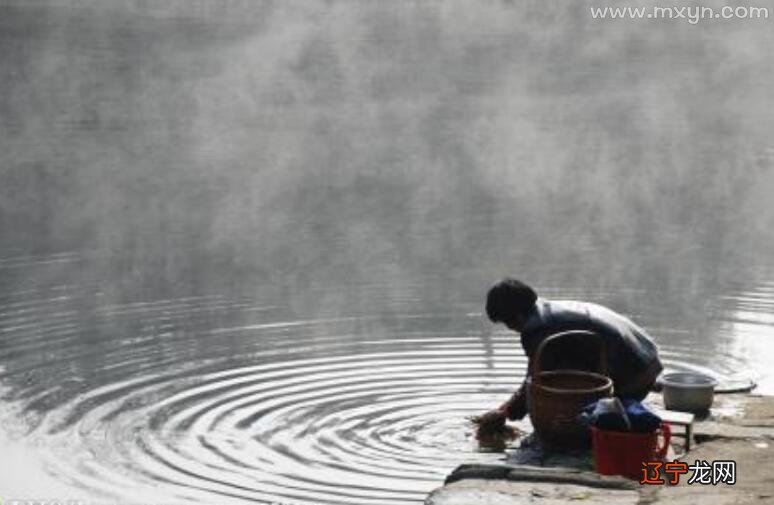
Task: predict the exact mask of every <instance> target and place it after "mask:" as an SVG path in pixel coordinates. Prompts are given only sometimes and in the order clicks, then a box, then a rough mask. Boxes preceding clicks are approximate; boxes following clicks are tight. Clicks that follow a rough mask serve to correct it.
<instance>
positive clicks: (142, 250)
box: [0, 0, 774, 504]
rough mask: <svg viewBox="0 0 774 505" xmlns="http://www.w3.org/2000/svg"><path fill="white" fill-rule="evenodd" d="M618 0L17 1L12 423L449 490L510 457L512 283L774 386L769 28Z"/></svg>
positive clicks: (79, 464) (2, 139) (106, 466)
mask: <svg viewBox="0 0 774 505" xmlns="http://www.w3.org/2000/svg"><path fill="white" fill-rule="evenodd" d="M710 4H712V2H710V3H708V4H707V5H710ZM589 5H592V4H591V3H589V2H573V3H572V5H566V2H546V1H541V2H537V1H534V2H533V1H528V2H495V1H491V2H461V1H457V2H408V1H400V2H377V1H375V0H374V1H361V2H357V3H352V2H345V1H330V2H300V1H298V2H296V1H282V2H279V1H275V2H237V1H219V2H209V1H207V2H205V1H177V0H175V1H166V2H143V1H135V2H110V1H107V2H106V1H102V2H97V1H75V0H72V1H54V0H51V1H25V2H21V1H3V2H0V90H1V91H2V92H1V93H0V422H2V426H3V429H0V432H2V433H4V434H3V437H0V438H2V439H5V438H8V439H9V440H11V442H8V444H11V443H12V444H14V446H15V447H16V446H17V445H21V447H23V449H18V448H17V453H18V454H24V456H25V457H29V458H30V462H29V463H25V473H29V474H30V475H39V476H40V479H43V478H44V476H45V479H47V480H46V482H47V483H48V484H46V486H47V488H48V489H50V490H51V491H50V493H51V494H55V493H60V491H54V489H59V488H58V487H57V486H59V485H62V486H65V487H66V489H69V490H71V492H72V493H74V495H75V496H79V497H81V496H83V497H86V498H88V499H97V498H102V497H113V498H116V497H118V498H126V497H127V496H129V493H130V492H131V493H137V494H139V495H141V496H144V497H147V498H152V499H153V500H155V501H159V500H161V499H162V498H163V499H164V500H166V501H164V502H165V503H211V502H212V500H214V499H217V500H218V501H219V502H222V503H231V502H234V503H243V502H245V501H247V500H254V501H258V502H271V501H278V500H280V501H285V502H288V503H355V504H363V503H374V504H384V503H419V502H421V500H422V497H423V496H424V494H425V493H426V492H427V491H429V490H430V489H432V488H433V487H435V486H437V485H438V484H439V483H440V482H441V481H442V480H443V477H444V475H445V473H446V472H448V470H449V469H451V468H453V467H454V466H456V465H457V464H458V463H460V462H464V461H471V460H483V461H487V460H492V459H495V460H496V459H498V458H501V457H502V455H501V454H481V453H478V452H477V451H476V445H475V442H474V441H473V440H472V439H471V437H470V432H469V431H470V430H469V427H468V426H467V425H466V422H465V416H467V415H471V414H475V413H478V412H479V411H481V410H484V409H486V408H488V407H491V406H493V405H496V404H498V403H499V402H500V401H502V400H503V399H504V398H505V397H507V395H508V394H509V392H510V390H511V389H512V388H513V387H514V386H515V385H516V384H517V383H518V382H519V380H520V378H521V376H522V375H523V373H524V367H525V365H526V362H525V359H524V357H523V355H522V354H521V350H520V347H519V345H518V339H517V337H516V336H514V335H512V334H509V333H507V332H505V331H503V330H502V329H501V328H493V327H491V326H490V325H488V324H487V323H485V322H484V321H483V318H482V317H481V315H480V312H481V305H482V302H483V297H484V294H485V292H486V289H487V288H488V286H489V284H490V283H491V282H493V281H494V280H496V279H497V278H499V277H501V276H503V275H515V276H518V277H521V278H523V279H524V280H526V281H528V282H532V283H534V284H535V286H536V287H537V288H538V291H539V292H540V293H541V294H544V295H545V296H549V297H556V298H576V299H587V300H591V301H596V302H600V303H604V304H606V305H608V306H610V307H612V308H614V309H616V310H619V311H621V312H623V313H625V314H628V315H630V316H631V317H632V318H634V319H635V320H636V321H638V322H640V323H642V324H643V325H644V326H645V327H646V328H647V329H648V330H649V331H650V332H651V333H652V334H653V335H654V337H655V338H656V340H657V341H658V343H659V344H660V346H661V348H662V354H663V355H664V358H665V361H666V362H667V364H668V366H669V367H670V368H671V369H695V370H702V371H705V372H707V373H711V374H714V375H717V376H718V377H719V378H720V379H721V381H731V380H732V378H734V377H736V376H738V375H739V374H742V375H744V376H752V377H753V378H755V379H756V380H757V381H759V383H760V384H761V390H762V391H764V392H771V391H774V380H772V377H771V375H770V372H769V371H768V368H769V363H770V359H771V358H772V357H774V350H772V347H773V346H772V344H771V342H772V338H774V335H772V333H773V332H774V315H772V314H773V313H774V311H772V308H774V261H773V260H772V251H773V250H774V239H773V238H772V234H771V230H772V229H774V204H772V203H771V199H770V196H769V195H770V193H771V192H772V190H774V166H773V165H774V143H772V140H771V135H770V132H771V131H773V127H774V116H773V115H772V113H771V111H772V110H774V108H773V106H774V96H772V94H771V92H770V83H771V82H772V80H774V79H773V78H774V61H772V59H774V56H772V55H771V51H770V50H769V48H770V47H771V44H772V42H774V40H773V39H774V35H772V31H771V29H770V28H771V26H770V23H771V22H772V21H771V20H733V21H730V20H729V21H723V22H720V21H717V22H715V21H712V22H706V23H700V24H698V25H691V24H688V23H682V22H679V21H677V20H673V21H667V20H660V21H650V22H648V21H612V20H607V21H604V20H592V19H591V18H590V15H589V13H588V7H589ZM594 5H596V4H594ZM718 5H720V4H718ZM0 445H2V444H0ZM5 475H10V474H9V473H7V472H6V473H5ZM13 482H15V484H13V486H12V483H11V481H10V480H9V479H7V478H6V479H5V481H4V480H3V477H2V476H0V491H4V490H7V491H5V492H6V493H11V492H13V493H16V495H15V496H14V497H16V498H29V496H27V495H28V494H29V493H32V492H33V491H35V493H33V494H35V497H37V496H38V493H37V491H38V490H35V489H33V487H30V486H31V485H28V484H19V482H21V481H19V480H14V481H13ZM39 482H42V480H40V481H39ZM342 482H346V483H348V484H351V485H350V486H348V487H347V488H344V487H342V486H341V485H340V483H342ZM46 486H44V487H46ZM25 493H26V494H25ZM131 496H133V497H134V496H135V495H134V494H132V495H131ZM10 497H11V496H5V495H2V494H0V498H10ZM59 498H65V497H63V496H59ZM135 499H138V498H135Z"/></svg>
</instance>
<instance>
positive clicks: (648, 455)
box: [591, 423, 672, 479]
mask: <svg viewBox="0 0 774 505" xmlns="http://www.w3.org/2000/svg"><path fill="white" fill-rule="evenodd" d="M659 435H661V436H662V438H663V441H662V444H661V445H660V446H659V445H658V438H659V437H658V436H659ZM671 438H672V432H671V430H670V429H669V425H668V424H667V423H661V428H659V429H658V430H656V431H654V432H652V433H631V432H627V431H608V430H600V429H599V428H596V427H594V426H592V427H591V447H592V450H593V452H594V468H595V469H596V471H597V473H600V474H602V475H623V476H625V477H629V478H630V479H640V478H641V477H642V462H643V461H664V457H665V456H666V452H667V449H668V448H669V440H670V439H671Z"/></svg>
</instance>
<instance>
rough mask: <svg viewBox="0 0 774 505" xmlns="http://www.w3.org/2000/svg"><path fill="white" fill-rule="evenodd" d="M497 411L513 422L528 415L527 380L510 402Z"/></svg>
mask: <svg viewBox="0 0 774 505" xmlns="http://www.w3.org/2000/svg"><path fill="white" fill-rule="evenodd" d="M527 377H529V376H527ZM497 411H498V412H500V413H501V414H503V415H504V416H505V417H506V418H507V419H510V420H512V421H513V420H516V419H522V418H523V417H524V416H526V415H527V378H525V379H524V382H522V384H521V386H520V387H519V389H517V390H516V392H515V393H513V395H511V397H510V398H509V399H508V401H506V402H505V403H503V404H502V405H500V407H498V409H497Z"/></svg>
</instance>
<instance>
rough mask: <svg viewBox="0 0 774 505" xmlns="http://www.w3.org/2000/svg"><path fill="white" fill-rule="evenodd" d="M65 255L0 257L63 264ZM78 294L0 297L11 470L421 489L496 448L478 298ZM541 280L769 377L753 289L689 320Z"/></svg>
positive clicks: (691, 351) (508, 365)
mask: <svg viewBox="0 0 774 505" xmlns="http://www.w3.org/2000/svg"><path fill="white" fill-rule="evenodd" d="M64 256H65V255H61V254H60V255H52V256H50V257H37V258H33V257H30V258H26V259H23V260H22V259H21V258H15V259H12V260H10V261H8V262H6V264H15V265H24V266H23V267H22V266H20V267H19V268H23V269H24V271H25V272H27V273H29V272H34V271H36V269H37V270H40V268H48V269H50V268H64V269H66V268H68V265H67V264H65V265H59V264H58V262H59V260H58V258H59V259H61V258H62V257H64ZM66 257H68V258H72V259H73V260H75V255H66ZM91 289H93V287H91V288H90V287H89V286H86V285H79V284H75V283H74V284H64V285H62V284H53V285H50V286H47V287H44V286H42V285H37V286H35V287H34V288H30V289H24V290H20V291H18V292H15V293H8V294H6V295H5V296H3V297H2V303H0V332H2V336H3V338H2V341H1V342H2V345H1V346H0V359H1V360H2V362H3V363H4V364H5V365H4V368H3V370H2V372H0V381H2V384H4V385H5V389H4V392H3V401H4V403H5V405H6V406H7V408H6V409H4V412H3V419H2V421H3V423H4V426H5V427H6V428H7V429H8V430H9V431H11V432H12V433H14V436H15V438H16V442H15V443H16V444H19V443H23V444H25V446H26V447H27V448H28V449H27V452H28V458H27V460H28V464H32V465H35V467H34V468H29V469H28V470H27V471H29V472H31V473H32V474H35V472H44V474H43V475H44V476H45V477H46V478H48V479H53V480H54V481H55V482H58V483H64V484H67V486H69V488H67V489H70V491H69V493H70V495H72V496H78V497H82V496H85V497H87V498H96V497H113V498H121V497H127V496H132V497H137V496H145V497H148V498H149V499H153V500H161V501H165V502H166V501H169V502H170V503H177V502H180V503H212V502H213V501H217V502H219V503H247V502H249V501H258V502H277V501H279V502H282V503H310V504H311V503H314V504H319V503H331V504H334V503H353V504H361V503H373V504H386V503H396V504H397V503H420V502H421V501H422V499H423V497H424V496H425V494H426V493H427V492H428V491H429V490H431V489H432V488H434V487H436V486H437V485H439V483H440V482H442V480H443V478H444V476H445V475H446V474H447V473H448V472H449V471H450V470H451V469H452V468H453V467H455V466H456V465H458V464H459V463H460V462H463V461H465V462H470V461H476V460H478V461H496V460H499V459H501V458H502V457H503V456H502V455H501V454H497V453H494V454H492V453H484V452H479V451H478V450H477V444H476V441H475V440H474V438H473V433H472V428H471V426H470V424H469V423H468V422H467V418H468V417H469V416H471V415H474V414H477V413H481V412H482V411H484V410H485V409H488V408H490V407H492V406H494V405H496V404H498V403H499V402H500V401H502V400H503V399H504V398H506V397H507V396H508V394H509V393H510V392H511V390H512V389H513V388H514V387H515V386H516V385H517V384H518V382H519V381H520V379H521V377H523V374H524V372H525V366H526V362H525V358H524V356H523V355H522V353H521V350H520V347H519V345H518V341H517V338H516V337H515V336H514V335H513V334H510V333H507V332H506V331H504V330H503V329H501V328H493V327H491V326H490V325H488V324H486V323H485V322H484V321H483V319H482V315H481V314H480V306H479V305H480V300H478V299H471V300H468V301H467V302H465V301H462V300H457V302H456V306H455V304H450V305H449V306H448V307H447V309H446V310H440V309H438V308H432V307H429V308H428V306H427V305H423V304H422V303H420V302H417V301H415V300H409V301H408V302H407V301H405V300H404V301H401V300H394V299H392V300H391V299H390V298H389V296H386V297H385V296H383V297H382V298H381V299H380V302H381V303H380V306H381V308H382V309H384V308H385V307H392V308H393V309H394V310H391V311H390V310H382V311H381V312H380V311H378V310H374V312H373V313H363V312H354V311H353V312H352V313H350V314H338V315H337V316H335V317H328V318H324V317H316V318H299V317H297V316H296V315H294V313H293V311H292V309H291V308H289V307H288V306H287V305H285V304H277V303H274V304H262V303H259V302H258V301H257V300H251V299H248V298H234V297H231V296H228V295H224V294H212V295H196V296H188V297H183V298H169V299H157V300H148V301H138V302H130V303H113V302H111V301H109V300H107V299H105V295H104V294H102V295H100V293H98V292H97V293H95V292H93V291H91ZM372 289H373V288H372ZM541 291H542V292H543V293H544V294H545V295H546V296H554V297H575V298H582V299H592V300H596V301H599V302H602V303H607V304H610V305H614V306H615V305H616V303H620V300H621V299H622V298H621V297H623V299H624V300H627V301H628V303H632V304H634V306H636V307H638V310H637V311H636V312H637V313H636V314H633V315H634V317H636V318H637V319H638V320H640V321H641V322H642V323H643V324H644V325H645V326H646V327H647V328H648V329H649V330H651V332H652V333H653V334H654V335H655V336H656V338H657V340H658V342H659V344H660V346H661V349H662V353H663V356H664V360H665V362H666V364H667V367H668V368H669V369H672V370H682V369H692V370H701V371H704V372H707V373H711V374H712V375H714V376H716V377H718V378H719V379H720V381H721V383H724V382H725V383H729V382H731V381H732V380H733V378H734V376H736V375H738V374H740V373H742V374H754V375H755V376H756V378H758V379H759V380H761V381H762V384H763V385H764V388H767V390H768V391H769V392H771V391H772V388H771V386H772V377H771V374H770V373H769V371H768V368H769V367H768V363H770V361H769V360H770V359H771V358H774V355H773V353H772V346H771V345H768V344H767V342H770V341H771V337H770V332H771V330H772V329H774V322H773V321H772V320H771V311H770V308H771V305H772V304H774V289H772V285H770V284H762V285H761V286H759V287H758V288H756V289H755V290H746V291H742V292H734V291H733V290H728V291H725V292H721V293H716V294H711V295H710V294H708V295H707V296H706V300H705V302H706V304H707V312H706V313H705V314H703V315H702V316H701V317H699V318H696V319H695V320H694V321H692V322H686V321H685V320H684V319H683V318H682V316H681V314H682V312H683V311H682V310H678V311H675V310H674V307H671V306H669V305H668V303H667V304H663V303H659V302H657V301H653V300H650V301H647V300H648V296H649V295H648V293H647V292H645V291H643V290H640V289H626V288H625V287H622V288H620V289H619V290H616V292H605V291H599V290H595V289H593V288H587V289H586V290H585V291H584V289H582V288H581V287H578V286H573V287H571V288H570V287H568V288H562V287H558V286H553V287H552V286H547V287H545V288H543V289H542V290H541ZM372 295H373V296H374V299H379V297H378V296H377V293H376V292H375V291H372ZM383 295H385V294H384V293H383ZM275 302H276V301H275ZM641 303H643V304H644V303H647V304H648V305H640V304H641ZM398 309H399V310H398ZM697 321H702V324H701V325H698V326H697V325H696V322H697ZM524 427H525V428H528V426H524ZM17 447H18V446H17ZM33 447H34V448H35V449H33ZM16 451H17V452H18V451H20V449H18V448H17V449H16ZM30 461H32V462H34V463H31V462H30ZM17 488H18V485H17Z"/></svg>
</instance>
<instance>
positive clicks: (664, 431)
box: [656, 423, 672, 461]
mask: <svg viewBox="0 0 774 505" xmlns="http://www.w3.org/2000/svg"><path fill="white" fill-rule="evenodd" d="M661 435H662V436H663V438H664V442H663V445H662V446H661V447H659V448H658V449H657V450H656V459H657V460H658V461H664V458H665V457H666V453H667V451H668V450H669V441H670V440H672V428H670V426H669V423H661Z"/></svg>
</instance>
